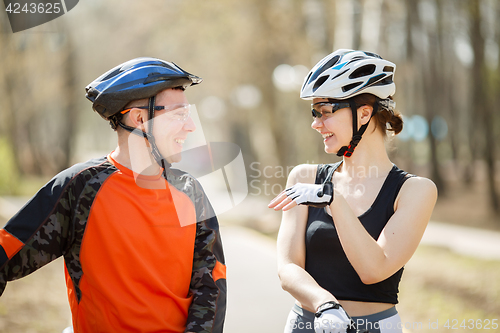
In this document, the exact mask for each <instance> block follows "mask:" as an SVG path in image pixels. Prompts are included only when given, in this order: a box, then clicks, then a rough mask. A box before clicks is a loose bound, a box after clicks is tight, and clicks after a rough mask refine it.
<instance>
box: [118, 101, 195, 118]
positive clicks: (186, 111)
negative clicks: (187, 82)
mask: <svg viewBox="0 0 500 333" xmlns="http://www.w3.org/2000/svg"><path fill="white" fill-rule="evenodd" d="M132 109H145V110H148V109H149V107H148V106H134V107H133V108H129V109H125V110H122V111H120V113H121V114H125V113H127V112H129V111H130V110H132ZM160 110H165V111H166V113H165V116H167V117H168V118H170V119H172V120H179V121H183V122H184V121H187V120H188V118H189V116H190V115H191V104H173V105H167V106H164V105H157V106H155V111H160Z"/></svg>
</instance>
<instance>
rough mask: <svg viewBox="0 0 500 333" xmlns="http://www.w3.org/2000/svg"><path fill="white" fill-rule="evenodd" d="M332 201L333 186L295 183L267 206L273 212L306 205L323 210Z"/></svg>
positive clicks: (326, 183)
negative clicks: (273, 210) (272, 209)
mask: <svg viewBox="0 0 500 333" xmlns="http://www.w3.org/2000/svg"><path fill="white" fill-rule="evenodd" d="M332 201H333V184H332V183H331V182H325V183H324V184H303V183H297V184H295V185H293V186H292V187H289V188H287V189H286V190H284V191H283V192H281V193H280V194H279V195H278V196H277V197H276V198H274V199H273V200H272V201H271V203H270V204H269V205H268V207H269V208H274V209H275V210H279V209H283V210H284V211H286V210H289V209H292V208H293V207H295V206H296V205H308V206H313V207H317V208H323V207H326V206H327V205H329V204H331V203H332Z"/></svg>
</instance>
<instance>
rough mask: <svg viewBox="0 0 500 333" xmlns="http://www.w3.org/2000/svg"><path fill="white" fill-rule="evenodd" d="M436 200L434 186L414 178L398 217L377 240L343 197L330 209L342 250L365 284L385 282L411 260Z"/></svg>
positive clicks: (408, 184)
mask: <svg viewBox="0 0 500 333" xmlns="http://www.w3.org/2000/svg"><path fill="white" fill-rule="evenodd" d="M436 199H437V189H436V186H435V185H434V183H433V182H432V181H430V180H428V179H426V178H420V177H413V178H410V179H408V180H407V181H406V182H405V183H404V184H403V186H402V188H401V190H400V192H399V195H398V198H397V199H396V202H395V213H394V214H393V215H392V217H391V218H390V219H389V221H388V222H387V224H386V226H385V227H384V229H383V230H382V232H381V234H380V236H379V238H378V239H377V240H375V239H373V238H372V237H371V236H370V234H368V232H367V231H366V229H365V228H364V227H363V226H362V224H361V222H360V221H359V219H358V218H357V217H356V215H355V214H354V212H353V211H352V209H351V208H350V207H349V205H348V204H347V202H346V200H345V199H344V197H343V196H342V194H341V193H339V192H335V199H334V200H333V202H332V204H331V205H330V208H331V211H332V216H333V220H334V222H335V227H336V228H337V232H338V235H339V238H340V242H341V243H342V247H343V249H344V251H345V253H346V255H347V258H348V259H349V262H350V263H351V264H352V266H353V267H354V269H355V270H356V272H357V273H358V275H359V277H360V278H361V280H362V281H363V283H365V284H373V283H377V282H380V281H383V280H385V279H387V278H388V277H390V276H391V275H393V274H394V273H395V272H396V271H398V270H399V269H400V268H401V267H403V266H404V265H405V264H406V263H407V262H408V261H409V260H410V258H411V257H412V255H413V253H414V252H415V250H416V249H417V246H418V244H419V243H420V240H421V238H422V236H423V234H424V231H425V228H426V226H427V223H428V222H429V219H430V216H431V214H432V210H433V209H434V205H435V203H436Z"/></svg>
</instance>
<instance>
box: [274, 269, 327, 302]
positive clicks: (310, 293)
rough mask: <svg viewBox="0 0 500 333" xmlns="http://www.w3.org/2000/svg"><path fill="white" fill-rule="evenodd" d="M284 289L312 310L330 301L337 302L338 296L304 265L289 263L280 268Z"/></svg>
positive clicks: (279, 272) (279, 273)
mask: <svg viewBox="0 0 500 333" xmlns="http://www.w3.org/2000/svg"><path fill="white" fill-rule="evenodd" d="M278 275H279V278H280V281H281V287H282V288H283V290H285V291H287V292H288V293H290V294H291V295H292V296H293V297H294V298H295V299H296V300H297V301H299V302H300V304H301V305H302V307H304V308H305V309H306V310H309V311H311V312H316V309H317V308H318V307H319V306H320V305H321V304H323V303H325V302H328V301H335V302H337V300H336V298H335V297H334V296H333V295H332V294H331V293H330V292H328V291H326V290H325V289H323V288H321V287H320V286H319V285H318V283H317V282H316V281H315V280H314V279H313V278H312V276H311V275H309V273H307V272H306V271H305V270H304V269H303V268H302V267H300V266H298V265H296V264H293V263H289V264H285V265H283V266H282V267H280V268H279V270H278Z"/></svg>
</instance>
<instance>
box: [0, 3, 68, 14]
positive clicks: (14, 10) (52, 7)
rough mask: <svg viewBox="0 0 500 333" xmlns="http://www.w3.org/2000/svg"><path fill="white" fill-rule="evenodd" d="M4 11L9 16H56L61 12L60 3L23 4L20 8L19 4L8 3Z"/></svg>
mask: <svg viewBox="0 0 500 333" xmlns="http://www.w3.org/2000/svg"><path fill="white" fill-rule="evenodd" d="M5 11H6V12H8V13H9V14H21V13H25V14H28V13H31V14H35V13H38V14H44V13H45V14H58V13H60V12H61V3H59V2H56V3H43V2H41V3H34V2H32V3H25V4H24V6H22V8H21V4H20V3H18V2H14V3H9V5H8V6H7V8H5Z"/></svg>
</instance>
